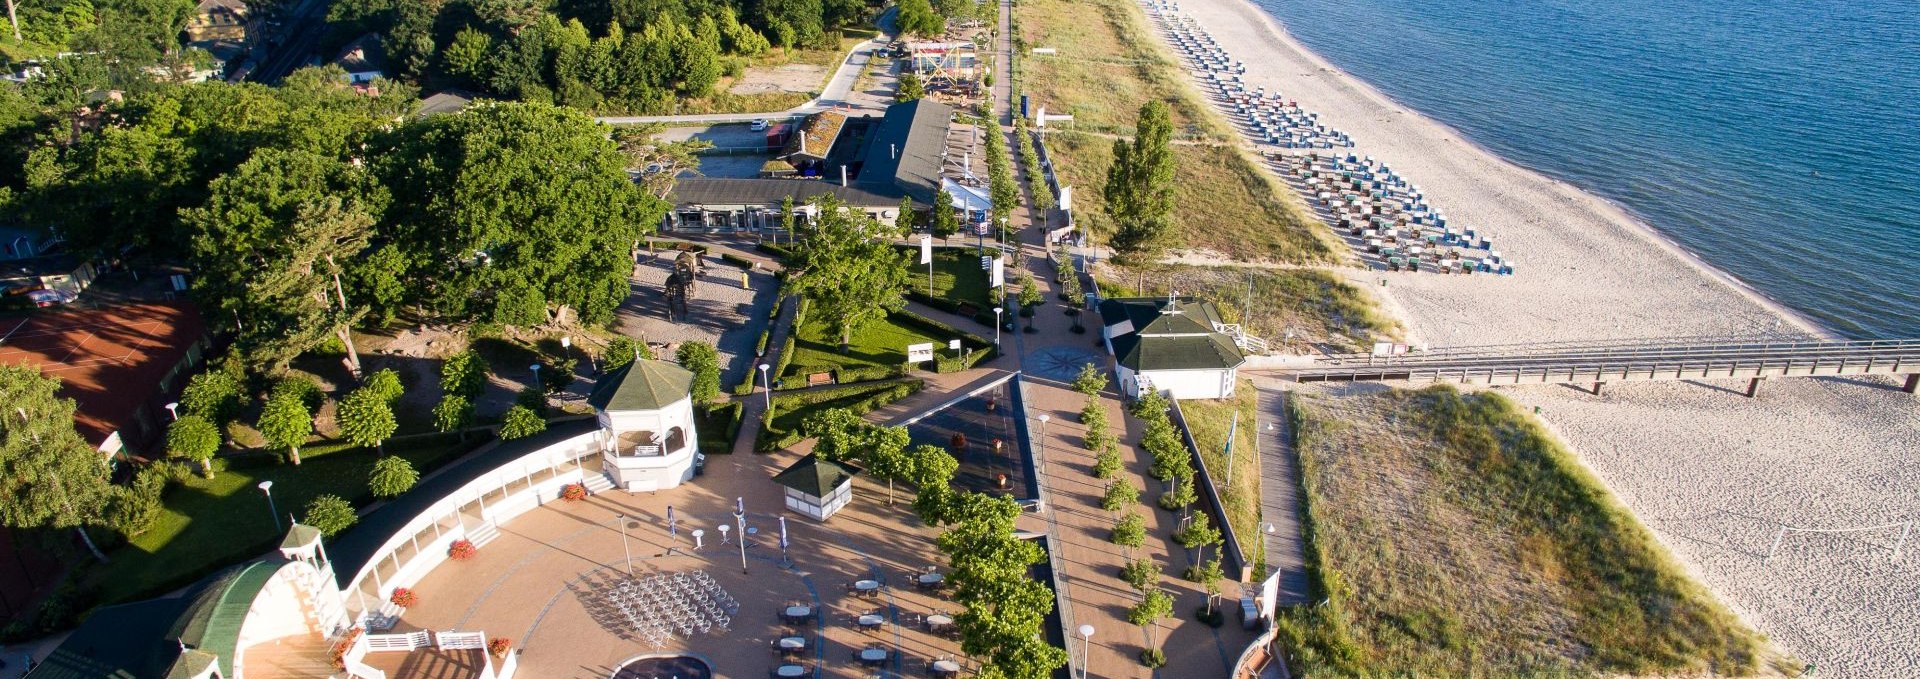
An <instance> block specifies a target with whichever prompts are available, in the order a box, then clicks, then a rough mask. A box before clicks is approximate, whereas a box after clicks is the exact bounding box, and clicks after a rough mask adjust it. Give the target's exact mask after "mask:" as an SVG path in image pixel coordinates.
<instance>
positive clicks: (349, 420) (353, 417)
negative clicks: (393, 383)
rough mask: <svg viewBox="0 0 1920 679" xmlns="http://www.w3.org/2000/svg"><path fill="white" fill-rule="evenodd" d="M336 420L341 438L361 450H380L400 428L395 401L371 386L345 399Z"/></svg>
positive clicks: (350, 394) (336, 413) (337, 412)
mask: <svg viewBox="0 0 1920 679" xmlns="http://www.w3.org/2000/svg"><path fill="white" fill-rule="evenodd" d="M335 417H336V419H338V420H339V423H340V433H341V435H343V436H345V437H346V439H347V440H349V441H352V442H353V443H354V445H360V446H378V445H380V444H382V443H384V442H386V440H387V437H389V436H393V432H394V430H395V429H398V428H399V427H400V423H399V422H398V421H396V420H395V419H394V418H393V406H392V405H391V401H389V400H388V399H387V398H386V396H385V395H384V394H382V393H381V392H380V391H378V390H376V389H373V388H370V386H369V387H361V388H359V389H355V390H353V392H352V393H349V394H347V397H346V398H345V399H341V401H340V407H339V408H338V409H337V411H336V412H335Z"/></svg>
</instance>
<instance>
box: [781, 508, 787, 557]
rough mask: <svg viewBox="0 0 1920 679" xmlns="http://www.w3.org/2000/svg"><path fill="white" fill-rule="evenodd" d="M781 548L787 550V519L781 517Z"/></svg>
mask: <svg viewBox="0 0 1920 679" xmlns="http://www.w3.org/2000/svg"><path fill="white" fill-rule="evenodd" d="M780 548H781V549H786V548H787V517H784V516H782V517H780Z"/></svg>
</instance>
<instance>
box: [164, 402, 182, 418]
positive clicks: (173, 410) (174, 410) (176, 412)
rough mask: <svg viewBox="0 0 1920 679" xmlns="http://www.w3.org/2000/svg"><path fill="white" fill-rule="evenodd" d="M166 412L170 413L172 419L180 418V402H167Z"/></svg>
mask: <svg viewBox="0 0 1920 679" xmlns="http://www.w3.org/2000/svg"><path fill="white" fill-rule="evenodd" d="M167 414H168V415H172V416H173V419H176V420H177V419H180V402H179V401H174V402H173V403H168V404H167Z"/></svg>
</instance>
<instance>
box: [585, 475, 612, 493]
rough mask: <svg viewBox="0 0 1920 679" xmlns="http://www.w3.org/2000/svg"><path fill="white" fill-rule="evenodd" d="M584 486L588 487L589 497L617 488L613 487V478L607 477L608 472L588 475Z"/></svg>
mask: <svg viewBox="0 0 1920 679" xmlns="http://www.w3.org/2000/svg"><path fill="white" fill-rule="evenodd" d="M582 485H585V486H586V487H587V494H589V495H592V494H597V493H600V492H601V491H608V490H613V489H614V488H615V487H616V486H614V485H613V477H610V476H607V473H606V472H600V473H598V474H588V475H587V479H586V481H585V483H583V484H582Z"/></svg>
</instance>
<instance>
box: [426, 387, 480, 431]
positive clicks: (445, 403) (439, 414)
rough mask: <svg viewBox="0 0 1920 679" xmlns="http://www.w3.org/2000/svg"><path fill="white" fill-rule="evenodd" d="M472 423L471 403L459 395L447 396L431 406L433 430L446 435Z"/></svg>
mask: <svg viewBox="0 0 1920 679" xmlns="http://www.w3.org/2000/svg"><path fill="white" fill-rule="evenodd" d="M472 422H473V403H472V402H471V401H468V400H467V397H465V396H461V395H459V394H447V395H446V396H445V397H444V398H441V399H440V402H439V403H436V404H434V406H433V428H434V430H435V431H439V432H441V433H446V432H450V431H457V430H459V429H463V428H465V427H466V426H467V425H468V424H471V423H472Z"/></svg>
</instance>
